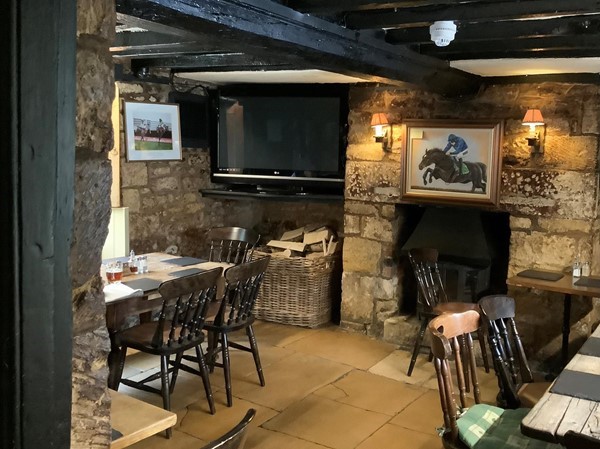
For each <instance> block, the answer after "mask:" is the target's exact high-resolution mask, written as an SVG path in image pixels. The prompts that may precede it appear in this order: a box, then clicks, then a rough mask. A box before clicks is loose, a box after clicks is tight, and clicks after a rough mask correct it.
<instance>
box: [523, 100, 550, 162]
mask: <svg viewBox="0 0 600 449" xmlns="http://www.w3.org/2000/svg"><path fill="white" fill-rule="evenodd" d="M523 125H528V126H529V137H527V138H526V139H527V144H528V145H529V146H530V147H531V154H542V153H543V152H544V140H545V138H546V124H545V123H544V117H543V116H542V111H540V110H539V109H528V110H527V112H526V113H525V117H523ZM536 126H541V127H542V129H541V131H538V130H536V129H535V127H536Z"/></svg>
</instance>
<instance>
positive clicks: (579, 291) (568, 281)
mask: <svg viewBox="0 0 600 449" xmlns="http://www.w3.org/2000/svg"><path fill="white" fill-rule="evenodd" d="M563 274H564V273H563ZM573 282H574V280H573V276H571V275H570V274H564V276H563V277H562V278H561V279H559V280H558V281H544V280H542V279H534V278H528V277H523V276H519V275H516V276H512V277H510V278H508V279H507V280H506V284H507V285H511V286H513V287H528V288H537V289H539V290H546V291H549V292H557V293H566V294H570V295H580V296H592V297H600V288H598V287H581V286H579V285H574V284H573Z"/></svg>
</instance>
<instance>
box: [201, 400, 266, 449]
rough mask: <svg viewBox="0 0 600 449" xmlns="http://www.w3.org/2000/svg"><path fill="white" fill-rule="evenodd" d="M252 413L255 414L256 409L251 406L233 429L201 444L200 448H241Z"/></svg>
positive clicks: (244, 441) (252, 416)
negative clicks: (203, 444)
mask: <svg viewBox="0 0 600 449" xmlns="http://www.w3.org/2000/svg"><path fill="white" fill-rule="evenodd" d="M254 415H256V410H254V409H252V408H251V409H250V410H248V412H247V413H246V416H244V418H243V419H242V420H241V421H240V422H239V423H238V424H237V425H236V426H235V427H234V428H233V429H231V430H230V431H229V432H227V433H226V434H225V435H223V436H221V437H219V438H217V439H216V440H214V441H211V442H210V443H208V444H207V445H206V446H203V447H202V449H243V447H244V444H245V443H246V438H247V437H248V424H250V421H252V419H253V418H254Z"/></svg>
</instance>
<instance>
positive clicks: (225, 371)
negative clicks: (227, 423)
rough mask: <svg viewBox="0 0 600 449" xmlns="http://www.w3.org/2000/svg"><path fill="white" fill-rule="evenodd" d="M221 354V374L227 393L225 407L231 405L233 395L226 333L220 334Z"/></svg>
mask: <svg viewBox="0 0 600 449" xmlns="http://www.w3.org/2000/svg"><path fill="white" fill-rule="evenodd" d="M221 345H222V348H221V352H222V354H223V374H224V376H225V392H226V393H227V407H231V406H232V405H233V395H232V394H231V365H230V361H229V341H228V337H227V333H226V332H223V333H222V334H221Z"/></svg>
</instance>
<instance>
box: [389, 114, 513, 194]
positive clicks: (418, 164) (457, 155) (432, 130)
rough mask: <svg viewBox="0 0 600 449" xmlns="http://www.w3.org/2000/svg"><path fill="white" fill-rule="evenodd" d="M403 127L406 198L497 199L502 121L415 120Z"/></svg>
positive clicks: (403, 189) (403, 165)
mask: <svg viewBox="0 0 600 449" xmlns="http://www.w3.org/2000/svg"><path fill="white" fill-rule="evenodd" d="M402 131H403V133H402V135H403V140H404V142H403V153H402V180H401V182H402V199H403V200H406V201H410V202H425V203H438V204H446V203H450V204H464V205H481V206H486V205H487V206H495V205H497V202H498V192H499V184H500V170H501V161H502V159H501V154H500V152H501V147H502V143H501V140H502V132H503V123H502V122H496V121H495V122H490V121H469V122H466V121H450V120H411V121H405V122H404V123H403V130H402Z"/></svg>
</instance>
